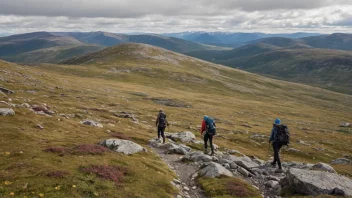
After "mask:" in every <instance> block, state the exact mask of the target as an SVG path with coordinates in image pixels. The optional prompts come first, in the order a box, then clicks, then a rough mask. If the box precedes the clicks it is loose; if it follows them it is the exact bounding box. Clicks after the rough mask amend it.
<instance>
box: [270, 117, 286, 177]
mask: <svg viewBox="0 0 352 198" xmlns="http://www.w3.org/2000/svg"><path fill="white" fill-rule="evenodd" d="M289 138H290V135H289V132H288V128H287V126H286V125H282V124H281V120H280V119H279V118H276V119H275V121H274V124H273V129H272V130H271V135H270V138H269V144H270V143H272V146H273V150H274V161H273V162H272V163H271V165H272V166H274V167H276V163H277V164H278V166H279V168H278V169H277V172H282V166H281V161H280V156H279V152H280V149H281V147H282V146H284V145H288V143H289Z"/></svg>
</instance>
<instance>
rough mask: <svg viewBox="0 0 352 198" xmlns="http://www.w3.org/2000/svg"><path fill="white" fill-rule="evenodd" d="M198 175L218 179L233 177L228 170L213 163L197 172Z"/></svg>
mask: <svg viewBox="0 0 352 198" xmlns="http://www.w3.org/2000/svg"><path fill="white" fill-rule="evenodd" d="M199 175H200V176H205V177H212V178H214V177H220V176H221V175H225V176H228V177H232V176H233V174H232V173H231V172H230V171H229V170H227V169H226V168H224V167H223V166H221V165H220V164H218V163H215V162H210V163H209V165H208V166H206V167H205V168H203V169H201V170H200V171H199Z"/></svg>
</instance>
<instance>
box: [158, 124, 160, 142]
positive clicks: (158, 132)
mask: <svg viewBox="0 0 352 198" xmlns="http://www.w3.org/2000/svg"><path fill="white" fill-rule="evenodd" d="M160 134H161V127H160V126H158V139H160Z"/></svg>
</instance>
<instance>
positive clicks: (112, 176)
mask: <svg viewBox="0 0 352 198" xmlns="http://www.w3.org/2000/svg"><path fill="white" fill-rule="evenodd" d="M80 169H81V171H83V172H85V173H89V174H95V175H97V176H98V177H100V178H103V179H107V180H110V181H113V182H115V184H119V183H121V181H122V179H123V177H124V175H125V174H126V173H127V170H126V169H125V168H121V167H119V166H109V165H91V166H87V167H81V168H80Z"/></svg>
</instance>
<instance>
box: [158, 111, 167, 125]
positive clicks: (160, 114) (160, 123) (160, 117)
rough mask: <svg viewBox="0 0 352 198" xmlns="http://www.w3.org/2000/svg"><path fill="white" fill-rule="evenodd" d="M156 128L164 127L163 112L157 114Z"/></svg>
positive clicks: (164, 115) (164, 117)
mask: <svg viewBox="0 0 352 198" xmlns="http://www.w3.org/2000/svg"><path fill="white" fill-rule="evenodd" d="M158 126H160V127H166V114H165V113H164V112H160V113H159V120H158Z"/></svg>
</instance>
